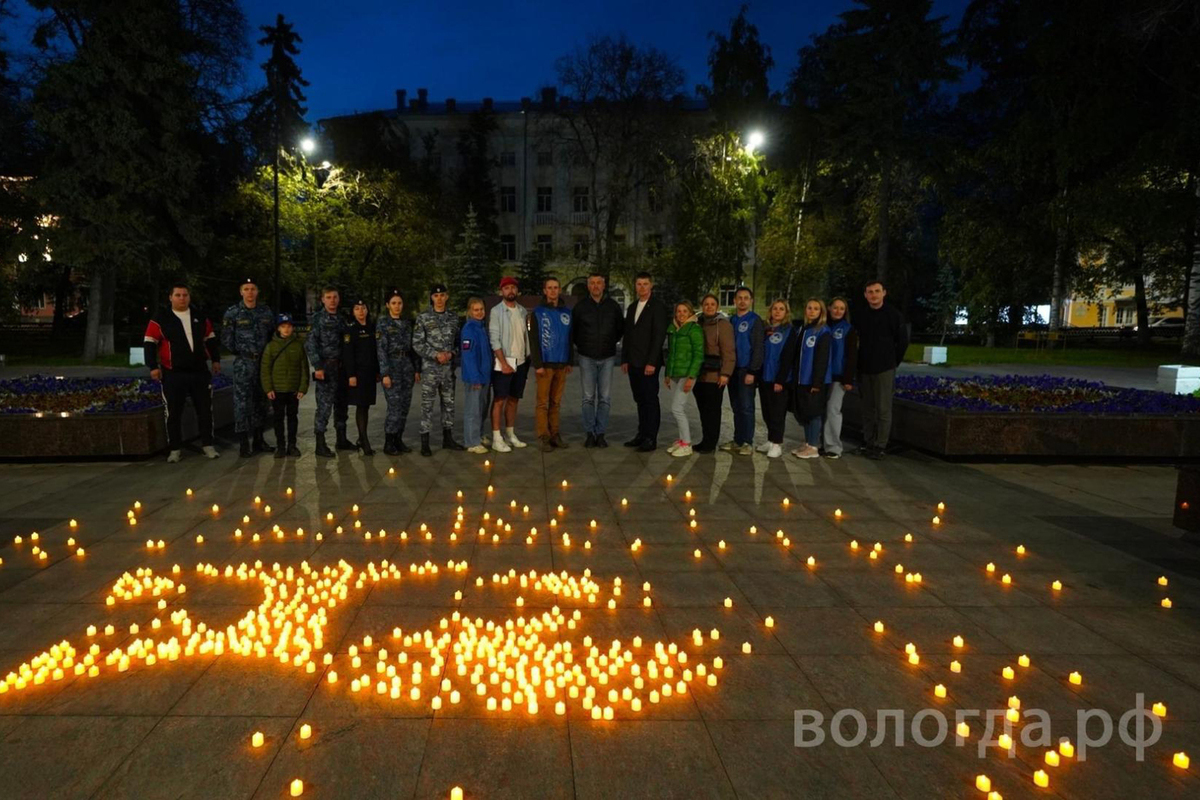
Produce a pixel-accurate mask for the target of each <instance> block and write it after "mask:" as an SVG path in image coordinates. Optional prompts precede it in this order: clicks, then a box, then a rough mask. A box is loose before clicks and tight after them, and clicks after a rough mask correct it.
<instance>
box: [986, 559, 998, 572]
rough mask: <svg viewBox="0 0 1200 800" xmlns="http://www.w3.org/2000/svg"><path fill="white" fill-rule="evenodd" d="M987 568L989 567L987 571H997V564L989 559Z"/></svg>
mask: <svg viewBox="0 0 1200 800" xmlns="http://www.w3.org/2000/svg"><path fill="white" fill-rule="evenodd" d="M985 569H987V571H988V572H995V571H996V565H995V564H993V563H992V562H991V561H989V562H988V563H987V567H986V568H985Z"/></svg>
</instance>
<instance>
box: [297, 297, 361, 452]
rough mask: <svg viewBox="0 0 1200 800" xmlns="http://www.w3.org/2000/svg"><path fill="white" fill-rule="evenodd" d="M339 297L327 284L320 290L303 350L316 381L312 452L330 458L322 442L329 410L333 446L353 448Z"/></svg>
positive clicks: (325, 445) (328, 450)
mask: <svg viewBox="0 0 1200 800" xmlns="http://www.w3.org/2000/svg"><path fill="white" fill-rule="evenodd" d="M340 300H341V297H340V296H339V294H338V290H337V289H335V288H333V287H332V286H327V287H326V288H324V289H322V290H321V308H320V309H318V310H317V311H316V313H314V314H313V319H312V326H311V327H310V328H309V331H308V339H307V340H305V342H304V352H305V353H306V354H307V355H308V363H309V364H310V365H311V366H312V368H313V377H314V378H315V379H316V384H317V413H316V414H315V415H314V417H313V431H314V432H315V433H316V435H317V447H316V453H317V455H319V456H324V457H325V458H333V456H334V453H333V451H332V450H330V449H329V445H328V444H326V443H325V428H326V426H327V425H328V424H329V415H330V413H332V414H333V427H334V429H335V430H336V431H337V448H338V449H339V450H354V449H356V448H355V447H354V444H353V443H352V442H351V441H350V440H349V439H348V438H347V437H346V420H347V419H348V418H349V416H350V414H349V409H348V408H347V406H346V389H345V384H344V382H343V381H342V375H341V358H342V334H344V333H345V330H344V328H345V323H344V322H343V321H342V317H341V315H340V314H338V303H339V302H340Z"/></svg>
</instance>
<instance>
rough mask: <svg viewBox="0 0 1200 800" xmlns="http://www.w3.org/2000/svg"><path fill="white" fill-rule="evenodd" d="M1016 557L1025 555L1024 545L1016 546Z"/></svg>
mask: <svg viewBox="0 0 1200 800" xmlns="http://www.w3.org/2000/svg"><path fill="white" fill-rule="evenodd" d="M1017 555H1019V556H1023V555H1025V545H1023V544H1019V545H1017Z"/></svg>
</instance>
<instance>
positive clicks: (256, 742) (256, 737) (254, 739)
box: [250, 731, 263, 747]
mask: <svg viewBox="0 0 1200 800" xmlns="http://www.w3.org/2000/svg"><path fill="white" fill-rule="evenodd" d="M250 746H251V747H262V746H263V734H262V731H255V732H254V734H253V735H252V736H251V737H250Z"/></svg>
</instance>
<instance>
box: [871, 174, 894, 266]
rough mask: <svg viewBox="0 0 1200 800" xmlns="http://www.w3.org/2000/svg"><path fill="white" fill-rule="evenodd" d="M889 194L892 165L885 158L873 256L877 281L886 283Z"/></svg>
mask: <svg viewBox="0 0 1200 800" xmlns="http://www.w3.org/2000/svg"><path fill="white" fill-rule="evenodd" d="M891 194H892V164H891V161H890V160H889V159H888V158H887V156H884V157H883V169H882V170H881V171H880V176H879V250H878V252H877V254H876V256H875V275H874V277H875V278H876V279H877V280H880V281H884V282H885V283H886V281H887V274H888V237H889V236H890V231H889V227H890V224H891V200H892V198H891Z"/></svg>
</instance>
